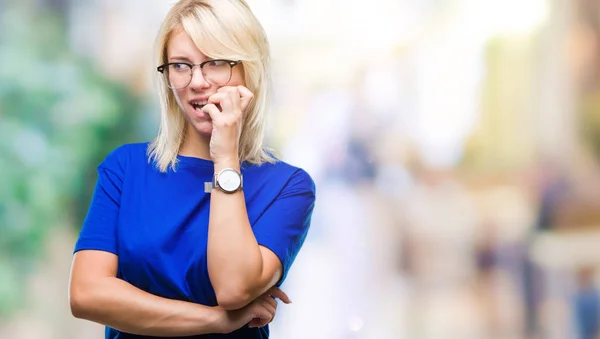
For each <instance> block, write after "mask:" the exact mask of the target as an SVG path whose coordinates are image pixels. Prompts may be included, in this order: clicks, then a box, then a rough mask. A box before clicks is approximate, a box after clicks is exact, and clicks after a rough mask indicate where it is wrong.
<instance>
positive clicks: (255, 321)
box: [248, 318, 269, 328]
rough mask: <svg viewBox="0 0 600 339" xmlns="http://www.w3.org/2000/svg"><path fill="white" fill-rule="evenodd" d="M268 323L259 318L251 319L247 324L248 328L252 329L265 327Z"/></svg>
mask: <svg viewBox="0 0 600 339" xmlns="http://www.w3.org/2000/svg"><path fill="white" fill-rule="evenodd" d="M268 323H269V321H266V320H263V319H260V318H255V319H252V320H251V321H250V322H249V323H248V327H250V328H253V327H263V326H265V325H267V324H268Z"/></svg>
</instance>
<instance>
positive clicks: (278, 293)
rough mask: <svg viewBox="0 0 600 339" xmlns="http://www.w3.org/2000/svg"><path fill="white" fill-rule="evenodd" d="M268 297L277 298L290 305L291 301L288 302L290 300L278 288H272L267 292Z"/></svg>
mask: <svg viewBox="0 0 600 339" xmlns="http://www.w3.org/2000/svg"><path fill="white" fill-rule="evenodd" d="M269 295H270V296H272V297H274V298H278V299H279V300H281V301H283V302H284V303H286V304H291V303H292V300H290V298H289V297H288V295H287V294H285V292H283V291H282V290H281V289H279V287H272V288H271V289H270V290H269Z"/></svg>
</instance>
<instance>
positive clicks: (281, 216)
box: [252, 169, 316, 286]
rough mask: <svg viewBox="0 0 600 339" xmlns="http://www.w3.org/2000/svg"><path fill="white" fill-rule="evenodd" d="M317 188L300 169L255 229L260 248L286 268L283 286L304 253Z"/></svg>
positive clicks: (259, 219)
mask: <svg viewBox="0 0 600 339" xmlns="http://www.w3.org/2000/svg"><path fill="white" fill-rule="evenodd" d="M315 197H316V194H315V184H314V182H313V180H312V178H311V177H310V176H309V175H308V173H306V172H305V171H304V170H301V169H298V170H297V171H296V172H295V173H294V174H293V175H292V176H291V178H290V180H289V181H288V182H287V184H286V185H285V187H284V188H283V190H282V191H281V193H280V194H279V196H278V197H277V198H276V199H275V200H274V201H273V203H272V204H271V205H270V206H269V207H268V208H267V210H266V211H265V212H264V213H263V214H262V215H261V216H260V217H259V218H258V220H257V221H256V222H255V223H254V225H253V226H252V229H253V231H254V235H255V236H256V240H257V242H258V244H259V245H262V246H264V247H267V248H268V249H270V250H271V251H273V253H275V254H276V255H277V257H278V258H279V260H281V264H282V267H283V272H282V276H281V279H280V280H279V282H278V283H277V286H280V285H281V284H282V283H283V281H284V280H285V278H286V277H287V273H288V271H289V269H290V267H291V266H292V263H293V262H294V259H295V258H296V255H297V254H298V252H299V251H300V248H301V247H302V245H303V243H304V240H305V239H306V235H307V233H308V229H309V227H310V221H311V216H312V212H313V209H314V206H315Z"/></svg>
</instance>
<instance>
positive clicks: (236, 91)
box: [202, 86, 254, 163]
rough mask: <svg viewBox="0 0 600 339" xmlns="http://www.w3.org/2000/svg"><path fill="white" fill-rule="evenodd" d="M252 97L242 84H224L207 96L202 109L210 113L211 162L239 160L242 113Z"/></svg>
mask: <svg viewBox="0 0 600 339" xmlns="http://www.w3.org/2000/svg"><path fill="white" fill-rule="evenodd" d="M253 97H254V95H253V94H252V92H250V90H249V89H247V88H246V87H244V86H224V87H221V88H219V89H218V90H217V93H215V94H213V95H211V96H210V97H209V98H208V104H207V105H206V106H204V107H203V108H202V111H204V112H206V113H207V114H208V115H210V118H211V120H212V124H213V129H212V135H211V138H210V156H211V158H212V160H213V162H215V163H218V162H227V161H229V162H231V161H235V162H239V156H238V151H239V143H240V135H241V133H242V121H243V113H244V111H245V110H246V108H248V106H249V105H250V102H251V101H252V98H253ZM219 107H220V108H221V110H219Z"/></svg>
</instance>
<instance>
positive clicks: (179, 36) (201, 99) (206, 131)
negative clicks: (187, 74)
mask: <svg viewBox="0 0 600 339" xmlns="http://www.w3.org/2000/svg"><path fill="white" fill-rule="evenodd" d="M167 57H168V60H167V62H186V63H191V64H196V65H197V64H200V63H202V62H204V61H207V60H210V58H208V57H207V56H206V55H204V54H203V53H202V52H200V50H199V49H198V48H197V47H196V45H195V44H194V42H193V41H192V39H191V38H190V37H189V36H188V35H187V33H186V32H185V31H184V30H181V29H180V30H177V31H175V32H174V33H173V34H172V36H171V38H170V41H169V45H168V46H167ZM238 85H242V86H244V85H245V84H244V73H243V68H242V65H237V66H234V67H233V68H232V69H231V79H230V80H229V82H228V83H227V84H226V85H225V86H238ZM221 87H223V86H215V85H211V84H210V83H208V82H207V81H206V80H205V79H204V77H203V76H202V70H201V69H200V67H199V66H195V67H194V69H193V73H192V81H191V82H190V84H189V85H188V86H187V87H184V88H182V89H177V90H172V91H173V94H174V95H175V97H176V99H177V100H178V103H179V105H180V107H181V108H182V111H183V113H184V115H185V118H186V120H187V121H188V123H189V124H191V125H192V126H193V127H194V129H195V130H196V131H198V132H199V133H200V134H203V135H207V136H209V135H210V134H211V133H212V121H211V119H210V116H209V115H208V114H206V113H204V112H202V110H201V108H202V107H203V106H204V104H206V100H207V99H208V97H210V96H211V95H213V94H215V93H216V92H217V90H218V89H219V88H221Z"/></svg>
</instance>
